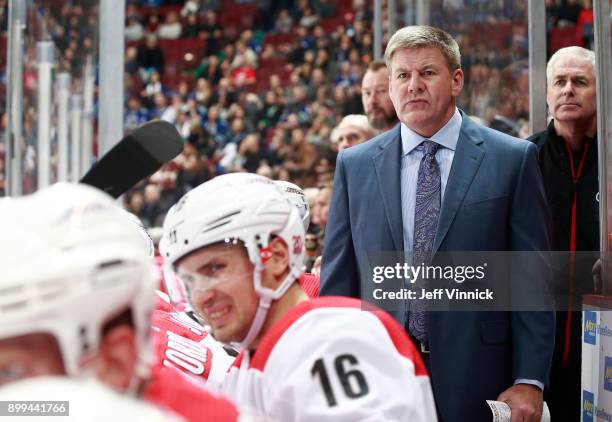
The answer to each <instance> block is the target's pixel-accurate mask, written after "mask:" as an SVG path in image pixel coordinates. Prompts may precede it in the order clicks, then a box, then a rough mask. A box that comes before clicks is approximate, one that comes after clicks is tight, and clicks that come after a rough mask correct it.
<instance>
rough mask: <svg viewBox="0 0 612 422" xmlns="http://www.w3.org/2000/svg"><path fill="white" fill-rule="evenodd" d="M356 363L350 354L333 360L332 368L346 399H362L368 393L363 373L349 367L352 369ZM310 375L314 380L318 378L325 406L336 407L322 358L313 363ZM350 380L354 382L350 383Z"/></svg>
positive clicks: (334, 396)
mask: <svg viewBox="0 0 612 422" xmlns="http://www.w3.org/2000/svg"><path fill="white" fill-rule="evenodd" d="M358 363H359V362H358V361H357V358H356V357H355V356H353V355H351V354H344V355H340V356H338V357H336V359H334V368H336V374H337V376H338V379H339V380H340V385H342V389H343V390H344V394H345V395H346V397H348V398H350V399H356V398H358V397H363V396H365V395H366V394H368V392H369V391H370V389H369V387H368V383H367V382H366V379H365V377H364V376H363V373H362V372H361V371H359V370H358V369H350V367H351V366H352V367H354V366H356V365H357V364H358ZM310 373H311V375H312V376H313V377H315V378H316V377H317V376H318V377H319V380H320V381H321V386H322V387H323V391H324V392H325V398H326V399H327V404H328V405H329V406H330V407H333V406H336V405H337V404H338V402H337V401H336V395H335V394H334V391H333V389H332V386H331V382H330V380H329V375H328V374H327V368H326V367H325V363H324V362H323V359H322V358H319V359H317V360H316V361H315V363H314V365H312V369H311V370H310ZM351 379H352V380H354V381H353V382H352V383H351Z"/></svg>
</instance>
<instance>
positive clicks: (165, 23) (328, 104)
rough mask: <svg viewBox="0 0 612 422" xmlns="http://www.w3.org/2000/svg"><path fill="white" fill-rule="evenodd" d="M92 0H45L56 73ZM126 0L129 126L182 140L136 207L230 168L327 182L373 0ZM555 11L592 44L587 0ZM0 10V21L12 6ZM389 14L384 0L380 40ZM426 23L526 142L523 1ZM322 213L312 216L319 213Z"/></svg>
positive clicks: (76, 57) (469, 7) (82, 36)
mask: <svg viewBox="0 0 612 422" xmlns="http://www.w3.org/2000/svg"><path fill="white" fill-rule="evenodd" d="M95 3H96V2H93V1H85V0H83V1H74V2H58V1H50V2H37V4H38V6H39V7H38V9H37V13H38V20H39V21H42V22H44V25H40V26H41V27H43V28H44V31H46V34H47V36H48V37H49V38H50V39H52V40H53V41H54V42H55V43H56V45H57V47H58V54H57V65H56V70H57V71H70V72H71V73H73V74H78V72H79V69H81V68H82V66H83V60H84V57H85V56H86V55H87V53H88V52H89V51H91V50H92V49H93V46H94V43H95V42H96V34H95V31H96V30H97V23H96V19H97V15H98V8H97V5H96V4H95ZM126 3H127V8H126V13H125V17H126V27H125V38H126V55H125V91H124V97H125V114H124V124H125V130H126V132H129V131H130V130H132V129H133V128H135V127H137V126H139V125H140V124H142V123H144V122H145V121H148V120H151V119H156V118H160V119H163V120H167V121H169V122H171V123H173V124H175V125H176V127H177V129H178V130H179V132H180V133H181V134H182V135H183V137H184V139H185V146H184V151H183V153H182V154H181V155H180V156H179V157H178V158H177V159H176V160H174V161H173V162H172V163H170V164H168V165H166V166H165V167H164V168H162V170H161V171H159V172H158V173H156V174H155V175H154V176H153V177H151V178H149V180H147V181H145V182H143V183H141V184H140V185H139V186H137V187H136V188H135V189H133V190H132V191H131V192H129V193H128V194H127V195H125V196H124V201H125V207H126V208H127V209H129V210H130V211H132V212H134V213H135V214H137V215H138V216H139V217H141V218H142V219H143V220H144V221H145V224H147V225H150V226H159V225H161V222H162V221H163V218H164V216H165V213H166V212H167V210H168V208H169V207H170V206H171V205H172V204H173V203H174V202H175V201H176V200H177V199H178V198H179V197H180V196H181V195H182V194H183V193H185V192H186V191H188V190H190V189H191V188H193V187H195V186H197V185H198V184H200V183H202V182H204V181H206V180H208V179H210V178H211V177H213V176H215V175H217V174H223V173H226V172H233V171H250V172H257V173H260V174H263V175H266V176H269V177H272V178H275V179H283V180H290V181H292V182H294V183H296V184H298V185H300V186H303V187H304V188H312V189H317V188H322V187H327V186H329V185H330V184H331V181H332V178H333V171H334V164H335V156H336V154H337V151H338V145H337V144H336V143H334V142H332V136H331V133H332V130H333V129H334V128H335V127H336V126H337V125H338V124H339V123H340V121H341V119H342V118H343V117H344V116H346V115H349V114H363V108H362V104H361V79H362V76H363V74H364V71H365V69H366V68H367V66H368V64H369V63H370V62H371V61H372V60H373V57H372V55H373V38H374V37H373V25H372V21H373V10H372V8H373V2H371V1H366V0H296V1H292V0H284V1H257V2H255V1H248V0H241V1H234V2H221V1H219V0H127V2H126ZM396 3H397V4H398V7H399V9H398V10H397V15H398V16H405V15H406V13H407V11H406V10H403V9H402V7H403V5H402V2H396ZM546 7H547V25H548V26H549V28H548V29H549V36H552V35H551V33H553V32H554V31H555V30H557V29H558V28H562V29H563V30H567V28H570V29H572V30H573V31H574V37H573V39H572V40H571V44H579V45H585V46H587V47H588V46H590V45H591V44H590V43H592V21H593V17H592V10H591V1H589V0H583V1H582V2H579V1H577V0H547V1H546ZM0 8H1V9H2V10H3V11H4V13H3V14H2V19H4V20H0V23H1V22H5V20H6V1H5V0H0ZM387 17H388V10H387V9H386V2H383V11H382V18H383V22H384V25H383V30H384V32H383V38H384V40H387V39H388V23H387ZM430 21H431V24H432V25H434V26H439V27H441V28H443V29H445V30H447V31H449V32H450V33H452V34H453V35H454V36H455V37H456V39H457V40H458V41H459V44H460V47H461V51H462V66H463V68H464V71H465V75H466V88H465V89H464V90H463V94H462V97H461V98H460V107H461V108H462V109H464V110H465V111H466V112H468V113H469V114H470V115H473V116H476V117H478V118H480V119H482V120H483V121H484V122H485V123H487V124H490V125H491V126H492V127H495V128H497V129H500V130H503V131H506V132H508V133H511V134H513V135H516V136H521V137H526V136H528V135H529V133H528V112H529V110H528V85H529V78H528V62H527V58H528V34H527V0H519V1H509V0H500V1H495V2H490V1H481V0H434V1H432V5H431V8H430ZM5 27H6V24H5V23H4V24H3V28H5ZM564 42H565V43H566V44H568V43H570V41H569V40H565V41H564ZM30 45H35V42H32V43H30ZM549 46H550V42H549ZM26 56H27V57H28V58H29V60H27V61H26V62H25V65H24V81H25V83H24V89H25V90H26V93H27V94H26V95H24V97H25V99H26V104H25V106H24V115H25V121H24V134H25V143H26V145H27V146H29V147H30V149H32V148H33V147H34V146H35V141H36V140H35V126H36V125H35V121H36V111H35V108H34V106H35V101H34V100H35V95H34V93H35V87H36V76H35V75H36V69H35V66H34V57H35V56H34V55H33V54H32V52H31V51H30V54H26ZM28 98H29V99H31V100H32V101H28ZM3 112H4V111H3ZM3 120H5V119H3ZM4 126H5V125H3V128H4ZM3 147H4V145H3V144H2V148H3ZM32 154H34V152H32V151H31V154H30V155H32ZM27 156H28V154H26V157H27ZM29 161H30V162H31V164H32V163H33V162H34V161H33V159H32V158H31V157H30V159H29ZM3 166H4V156H3V151H0V168H2V167H3ZM34 167H35V166H34V165H32V166H30V167H29V168H28V170H29V171H30V173H33V172H34ZM32 180H35V178H32ZM2 183H3V181H2V180H0V189H2V190H3V185H2ZM310 195H311V197H312V198H316V197H317V196H318V194H313V193H312V191H311V194H310ZM321 196H322V197H325V196H326V195H325V194H323V195H321ZM322 202H323V203H324V202H325V201H324V198H323V199H322ZM316 204H317V200H316V199H313V203H312V205H314V206H315V208H316ZM323 208H325V207H323ZM314 215H315V223H316V220H317V219H318V217H317V216H318V213H317V212H316V210H315V212H314ZM323 220H324V217H323ZM317 227H318V225H317V224H315V225H314V230H316V229H317Z"/></svg>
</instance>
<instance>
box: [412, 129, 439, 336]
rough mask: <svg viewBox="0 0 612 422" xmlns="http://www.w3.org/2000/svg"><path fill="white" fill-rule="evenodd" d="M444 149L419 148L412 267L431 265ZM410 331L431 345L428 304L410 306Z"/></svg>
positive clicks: (430, 144)
mask: <svg viewBox="0 0 612 422" xmlns="http://www.w3.org/2000/svg"><path fill="white" fill-rule="evenodd" d="M439 147H440V145H439V144H437V143H435V142H433V141H429V140H427V141H423V143H422V144H421V145H420V146H419V147H418V148H422V151H423V153H424V155H423V158H422V159H421V164H420V165H419V174H418V179H417V186H416V201H415V206H414V237H413V241H412V264H413V265H421V263H425V264H426V265H427V264H428V263H429V260H430V258H431V256H430V255H431V252H432V250H433V242H434V237H435V236H436V230H437V228H438V218H439V217H440V192H441V179H440V166H439V165H438V162H437V161H436V151H437V150H438V148H439ZM408 330H409V331H410V334H412V336H413V337H415V338H416V339H417V340H419V341H420V342H421V343H424V344H425V343H427V324H426V312H425V304H424V303H423V301H420V300H413V301H411V302H410V314H409V316H408Z"/></svg>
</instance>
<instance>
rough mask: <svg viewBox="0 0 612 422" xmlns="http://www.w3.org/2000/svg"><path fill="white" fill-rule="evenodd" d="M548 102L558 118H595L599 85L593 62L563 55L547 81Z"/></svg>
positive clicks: (572, 119) (584, 119)
mask: <svg viewBox="0 0 612 422" xmlns="http://www.w3.org/2000/svg"><path fill="white" fill-rule="evenodd" d="M546 101H547V103H548V108H549V110H550V112H551V114H552V115H553V117H554V119H555V120H556V121H560V122H571V121H574V122H578V121H583V122H592V121H594V120H595V117H596V85H595V69H593V63H592V62H591V61H590V60H587V59H583V58H580V57H571V56H565V57H560V58H559V59H558V60H557V62H556V63H555V66H554V68H553V70H552V72H551V75H550V80H549V81H548V91H547V94H546Z"/></svg>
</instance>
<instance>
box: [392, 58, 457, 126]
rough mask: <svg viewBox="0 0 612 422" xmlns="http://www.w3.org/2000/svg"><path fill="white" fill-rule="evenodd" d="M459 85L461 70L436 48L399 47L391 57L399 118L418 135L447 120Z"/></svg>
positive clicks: (393, 95) (393, 89)
mask: <svg viewBox="0 0 612 422" xmlns="http://www.w3.org/2000/svg"><path fill="white" fill-rule="evenodd" d="M462 88H463V71H462V70H461V69H456V70H454V71H451V70H450V69H449V68H448V65H447V63H446V60H445V59H444V56H443V55H442V52H441V51H440V50H439V49H437V48H434V47H427V48H417V49H401V50H397V51H396V52H395V54H393V57H392V58H391V75H390V83H389V94H390V96H391V101H392V102H393V106H394V107H395V111H396V112H397V115H398V117H399V119H400V120H401V121H402V122H403V123H404V124H405V125H406V126H408V127H409V128H410V129H412V130H414V131H415V132H417V133H418V134H420V135H421V136H425V137H430V136H432V135H433V134H435V133H436V132H437V131H438V130H440V129H441V128H442V126H444V125H445V124H446V122H448V120H449V119H450V118H451V117H452V115H453V113H454V112H455V99H456V97H457V96H458V95H459V94H460V93H461V89H462Z"/></svg>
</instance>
